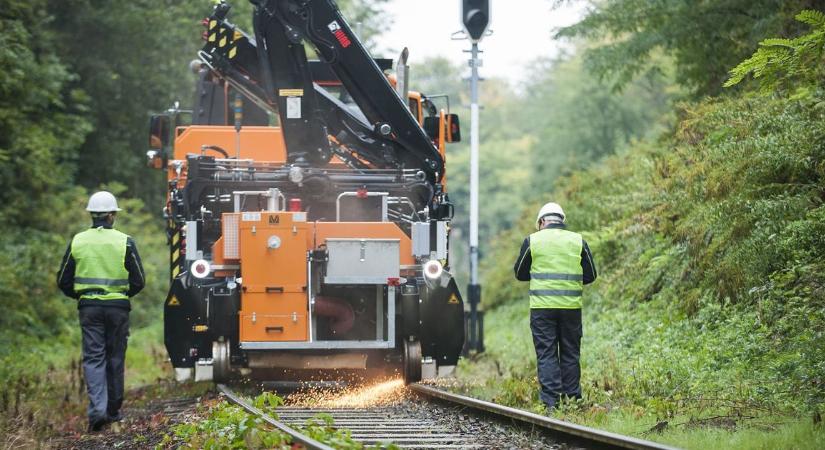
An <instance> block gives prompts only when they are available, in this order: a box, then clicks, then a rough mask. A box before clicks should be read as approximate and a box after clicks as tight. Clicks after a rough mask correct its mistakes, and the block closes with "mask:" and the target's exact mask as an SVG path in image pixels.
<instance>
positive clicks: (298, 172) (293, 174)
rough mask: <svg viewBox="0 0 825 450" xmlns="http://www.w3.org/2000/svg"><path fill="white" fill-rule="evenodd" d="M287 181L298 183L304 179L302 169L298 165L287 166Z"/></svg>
mask: <svg viewBox="0 0 825 450" xmlns="http://www.w3.org/2000/svg"><path fill="white" fill-rule="evenodd" d="M289 181H291V182H293V183H295V184H299V183H301V182H302V181H304V170H303V169H301V168H300V167H298V166H292V167H290V168H289Z"/></svg>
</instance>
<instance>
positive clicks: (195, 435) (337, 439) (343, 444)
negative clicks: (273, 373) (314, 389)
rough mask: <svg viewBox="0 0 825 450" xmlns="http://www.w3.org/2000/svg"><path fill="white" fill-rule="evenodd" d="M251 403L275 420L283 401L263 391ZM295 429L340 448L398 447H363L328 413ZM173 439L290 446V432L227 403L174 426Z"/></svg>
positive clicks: (194, 444) (191, 444) (193, 444)
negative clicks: (194, 420)
mask: <svg viewBox="0 0 825 450" xmlns="http://www.w3.org/2000/svg"><path fill="white" fill-rule="evenodd" d="M252 403H253V404H254V405H255V407H256V408H258V409H260V410H261V411H263V412H264V413H265V414H267V415H269V416H272V417H274V418H276V419H277V417H278V407H280V406H282V405H283V404H284V400H283V399H282V398H281V397H279V396H278V395H276V394H274V393H271V392H265V393H263V394H261V395H258V396H257V397H255V398H254V399H253V400H252ZM295 429H296V430H297V431H299V432H301V433H303V434H304V435H306V436H309V437H310V438H312V439H315V440H316V441H319V442H323V443H324V444H326V445H329V446H331V447H333V448H337V449H342V450H362V449H387V450H395V449H397V448H398V447H397V446H395V445H393V444H391V443H385V444H381V445H377V446H373V447H365V446H364V445H363V444H361V443H360V442H357V441H355V440H353V439H352V435H351V433H350V432H349V430H347V429H344V428H340V427H337V426H335V421H334V420H333V418H332V416H330V415H329V414H323V413H319V414H316V415H315V416H313V417H312V418H311V419H308V420H307V422H306V424H305V425H304V426H301V427H296V428H295ZM173 442H174V443H177V444H181V443H182V444H183V445H182V446H181V447H182V448H207V449H219V448H220V449H223V448H253V449H257V448H284V449H286V448H293V445H292V444H291V442H292V440H291V437H290V436H289V435H287V434H285V433H282V432H280V431H278V430H276V429H274V427H272V426H271V425H269V424H268V423H266V422H265V421H263V420H262V419H260V418H258V417H255V416H253V415H250V414H248V413H246V412H245V411H244V410H243V409H241V408H240V407H237V406H234V405H230V404H229V403H227V402H220V403H218V404H217V405H215V406H212V407H210V408H209V410H208V411H207V412H206V417H205V418H204V419H203V420H199V421H196V422H192V423H184V424H180V425H176V426H175V427H174V430H173V437H171V436H167V438H166V440H165V442H164V444H170V443H173Z"/></svg>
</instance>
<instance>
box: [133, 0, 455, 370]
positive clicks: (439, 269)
mask: <svg viewBox="0 0 825 450" xmlns="http://www.w3.org/2000/svg"><path fill="white" fill-rule="evenodd" d="M253 3H254V4H255V5H256V6H255V12H254V17H253V23H254V24H255V29H254V33H253V35H248V34H246V33H244V32H243V31H241V30H240V29H238V28H237V27H235V26H234V25H233V24H232V23H230V22H229V21H228V20H227V15H228V12H229V9H230V8H229V5H227V4H226V3H221V4H219V5H217V6H216V7H215V9H214V11H213V13H212V15H211V16H210V17H208V18H207V19H205V20H204V25H205V28H206V31H205V33H204V39H205V40H206V44H205V46H204V48H203V49H202V50H201V51H200V52H199V60H197V61H194V62H193V64H192V69H193V70H194V71H195V72H196V73H197V76H198V82H197V87H196V88H197V89H196V95H195V103H194V108H193V110H192V111H182V110H180V109H178V108H177V107H175V108H173V109H170V110H169V111H168V112H167V113H165V114H159V115H155V116H153V117H152V120H151V125H150V129H151V133H150V135H151V136H150V144H151V147H152V149H151V150H150V151H149V152H148V156H149V164H150V165H152V166H154V167H156V168H158V169H164V170H166V171H167V173H168V183H167V184H168V198H167V204H166V207H165V210H164V211H165V216H166V219H167V224H168V236H169V244H170V263H171V287H170V290H169V295H168V297H167V299H166V303H165V307H164V322H165V343H166V348H167V350H168V352H169V356H170V359H171V361H172V365H173V366H174V367H175V368H177V369H188V370H191V369H196V370H195V372H203V373H205V374H209V373H211V375H212V376H213V378H214V379H216V380H225V379H227V378H230V377H231V376H233V375H234V374H237V373H238V372H240V371H247V370H251V371H252V372H253V373H254V372H255V371H261V372H264V373H265V374H266V376H268V377H275V378H280V379H298V378H301V377H305V376H307V375H308V374H312V373H315V372H318V371H342V370H343V371H345V372H352V371H354V372H359V371H360V372H366V373H368V372H369V371H370V370H376V371H380V372H382V373H387V372H399V373H402V374H403V376H404V378H405V380H406V381H407V382H411V381H417V380H419V379H421V378H422V377H434V376H437V375H438V374H439V373H441V374H443V373H445V372H448V371H450V370H451V368H452V367H454V366H455V364H456V362H457V360H458V357H459V354H460V353H461V350H462V347H463V344H464V308H463V303H462V299H461V295H460V293H459V291H458V288H457V286H456V282H455V280H454V279H453V277H452V275H451V274H450V272H449V257H448V251H449V231H450V219H451V217H452V214H453V206H452V204H451V203H450V201H449V197H448V195H447V192H446V178H445V145H446V143H448V142H454V141H457V140H458V139H459V123H458V117H457V116H456V115H454V114H449V111H448V110H443V109H439V108H437V107H436V105H435V102H436V100H437V99H439V98H441V99H443V98H444V97H443V96H430V97H428V96H426V95H424V94H420V93H417V92H409V91H408V89H407V88H406V85H407V81H406V74H407V73H408V70H407V67H406V59H405V58H406V51H405V52H404V53H403V55H402V58H400V59H399V62H398V64H397V66H396V74H395V75H389V76H388V75H387V74H386V71H388V70H389V69H390V68H391V66H392V61H389V60H382V59H373V58H372V57H371V56H370V55H369V54H368V53H367V51H366V50H365V49H364V47H363V45H362V44H361V42H360V41H359V40H358V39H357V37H356V36H355V35H354V34H353V33H352V31H351V30H350V28H349V26H348V25H347V23H346V21H345V20H344V18H343V16H342V15H341V13H340V11H339V10H338V8H337V6H336V5H335V3H334V2H332V1H331V0H310V1H307V0H269V1H260V0H259V1H255V2H253ZM304 42H306V43H309V44H310V45H312V46H313V47H314V49H315V53H316V54H317V55H318V57H319V58H320V59H319V60H317V61H310V60H308V59H307V57H306V54H305V50H304V45H303V43H304ZM402 99H403V100H402ZM447 108H449V103H448V102H447Z"/></svg>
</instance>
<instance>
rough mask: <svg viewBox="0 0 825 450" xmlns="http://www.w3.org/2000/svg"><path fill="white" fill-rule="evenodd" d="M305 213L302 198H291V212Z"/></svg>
mask: <svg viewBox="0 0 825 450" xmlns="http://www.w3.org/2000/svg"><path fill="white" fill-rule="evenodd" d="M301 211H303V204H302V203H301V199H300V198H291V199H289V212H301Z"/></svg>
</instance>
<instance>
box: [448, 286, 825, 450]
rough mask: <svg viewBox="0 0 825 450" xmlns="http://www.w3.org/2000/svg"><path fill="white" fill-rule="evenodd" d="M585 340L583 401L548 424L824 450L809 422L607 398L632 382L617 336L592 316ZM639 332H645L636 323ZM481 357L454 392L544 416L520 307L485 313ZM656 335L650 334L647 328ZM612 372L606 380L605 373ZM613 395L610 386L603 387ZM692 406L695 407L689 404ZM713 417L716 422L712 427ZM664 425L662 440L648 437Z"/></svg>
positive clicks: (666, 438) (819, 431) (681, 440)
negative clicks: (666, 408)
mask: <svg viewBox="0 0 825 450" xmlns="http://www.w3.org/2000/svg"><path fill="white" fill-rule="evenodd" d="M583 320H584V323H585V335H584V338H583V341H582V386H583V389H584V395H585V400H584V402H583V403H582V404H579V405H568V406H566V407H564V408H562V409H561V410H559V411H556V412H554V413H553V417H556V418H559V419H562V420H568V421H571V422H574V423H578V424H582V425H586V426H591V427H594V428H599V429H604V430H608V431H613V432H616V433H621V434H626V435H631V436H636V437H640V438H643V439H649V440H653V441H656V442H662V443H666V444H670V445H674V446H677V447H682V448H687V449H707V448H742V449H774V448H783V449H784V448H789V449H790V448H793V449H818V448H825V428H823V426H822V425H821V424H819V425H815V424H814V423H813V420H812V418H811V417H810V416H797V415H793V414H780V413H778V412H773V413H771V412H760V411H755V410H752V409H748V408H741V413H742V415H741V416H740V417H737V416H736V411H737V410H736V409H735V408H734V409H730V408H728V409H726V408H723V407H720V406H719V405H718V404H714V403H713V402H706V404H705V405H704V407H696V408H689V407H688V406H689V405H688V404H687V403H686V404H685V406H683V407H682V408H679V409H678V410H679V411H690V413H682V412H677V413H673V414H671V415H668V414H667V413H661V412H660V413H658V414H657V412H656V409H655V408H652V407H651V406H650V405H652V404H656V401H657V400H658V399H657V398H656V397H652V398H650V399H649V400H650V402H648V403H646V404H638V402H637V401H636V399H631V398H630V397H631V396H630V395H629V394H627V393H626V392H625V393H623V392H624V391H622V390H621V389H620V390H618V392H617V391H610V389H607V390H605V386H604V382H605V379H613V380H615V382H617V383H628V384H631V383H632V382H633V380H632V378H633V376H634V373H633V368H632V366H630V365H626V366H624V365H622V364H620V363H618V362H617V361H616V359H617V357H616V352H617V351H620V350H616V349H614V350H612V353H611V350H610V349H612V348H613V345H614V343H613V340H614V339H615V338H616V337H617V335H616V334H614V333H615V330H613V329H612V327H610V326H605V324H603V323H600V321H599V317H598V315H597V314H595V313H594V312H593V311H590V312H588V310H587V309H586V308H585V309H584V319H583ZM641 322H642V326H641V327H640V328H644V327H648V326H649V325H650V324H649V323H646V321H644V320H642V321H641ZM485 323H487V324H488V326H487V329H486V330H485V333H486V339H485V345H486V350H487V351H486V353H485V354H483V355H477V356H475V357H474V358H472V359H470V360H463V361H462V362H461V364H460V365H459V368H458V371H457V377H458V379H459V381H460V383H459V384H458V385H457V386H458V387H457V388H456V389H457V390H459V391H461V392H462V393H464V394H468V395H471V396H474V397H478V398H483V399H486V400H490V401H494V402H498V403H503V404H507V405H509V406H514V407H518V408H522V409H526V410H530V411H533V412H537V413H545V411H544V409H543V406H542V404H541V402H540V401H539V398H538V381H537V379H536V375H535V367H536V365H535V353H534V350H533V346H532V337H531V334H530V325H529V309H528V305H527V302H526V301H514V302H511V303H505V304H503V305H502V306H500V307H498V308H496V309H493V310H491V311H488V312H487V313H486V317H485ZM650 328H651V329H652V330H655V327H650ZM648 337H649V336H644V335H641V336H639V339H640V340H645V339H647V338H648ZM606 366H607V367H612V373H606V372H605V371H604V369H603V368H604V367H606ZM608 388H612V386H608ZM690 405H692V406H697V403H692V404H690ZM716 416H721V417H718V418H716V419H713V418H714V417H716ZM662 422H667V425H666V426H663V425H660V427H663V430H662V431H660V432H657V431H651V430H652V429H654V427H656V425H657V424H661V423H662Z"/></svg>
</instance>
